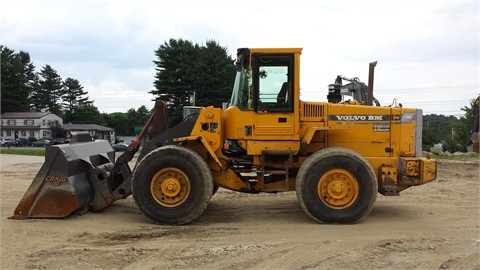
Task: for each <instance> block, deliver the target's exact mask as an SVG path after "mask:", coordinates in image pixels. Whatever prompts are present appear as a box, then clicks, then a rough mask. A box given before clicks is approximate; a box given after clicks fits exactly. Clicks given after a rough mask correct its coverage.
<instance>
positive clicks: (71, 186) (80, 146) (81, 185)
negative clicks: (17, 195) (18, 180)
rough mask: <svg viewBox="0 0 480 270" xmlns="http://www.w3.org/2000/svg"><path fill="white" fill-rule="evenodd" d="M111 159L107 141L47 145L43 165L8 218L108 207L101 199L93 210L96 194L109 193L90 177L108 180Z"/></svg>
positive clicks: (108, 201)
mask: <svg viewBox="0 0 480 270" xmlns="http://www.w3.org/2000/svg"><path fill="white" fill-rule="evenodd" d="M114 160H115V152H114V151H113V149H112V147H111V145H110V143H109V142H108V141H88V142H76V143H71V144H62V145H52V146H47V148H46V151H45V162H44V164H43V165H42V167H41V168H40V170H39V172H38V173H37V175H36V177H35V178H34V179H33V182H32V183H31V185H30V187H29V188H28V189H27V191H26V193H25V195H24V196H23V198H22V199H21V201H20V202H19V204H18V206H17V208H16V209H15V211H14V215H13V216H12V217H10V218H12V219H26V218H62V217H66V216H68V215H70V214H72V213H73V212H76V211H77V213H81V212H86V211H88V210H89V209H90V208H94V209H101V208H104V207H106V206H108V205H110V204H111V203H112V202H113V200H111V199H109V197H108V196H104V197H105V199H103V201H104V202H102V203H101V204H100V205H99V206H98V205H97V207H95V204H94V203H93V202H94V198H95V197H96V196H97V195H98V193H99V194H100V196H101V195H102V194H105V195H108V194H109V192H111V190H106V189H108V185H107V184H103V189H102V188H99V185H98V184H96V183H95V182H94V181H92V178H95V179H97V182H102V181H103V182H106V181H108V180H109V179H111V178H112V177H110V176H111V175H110V174H111V173H110V172H111V167H113V163H112V162H113V161H114ZM96 193H97V195H96Z"/></svg>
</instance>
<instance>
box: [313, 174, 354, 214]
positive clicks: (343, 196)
mask: <svg viewBox="0 0 480 270" xmlns="http://www.w3.org/2000/svg"><path fill="white" fill-rule="evenodd" d="M317 192H318V197H320V200H322V202H323V203H325V205H327V206H328V207H330V208H333V209H345V208H347V207H349V206H351V205H352V204H353V203H354V202H355V200H356V199H357V197H358V192H359V189H358V181H357V179H356V178H355V176H353V175H352V174H351V173H350V172H348V171H347V170H343V169H334V170H330V171H328V172H327V173H325V174H324V175H322V177H320V181H318V184H317Z"/></svg>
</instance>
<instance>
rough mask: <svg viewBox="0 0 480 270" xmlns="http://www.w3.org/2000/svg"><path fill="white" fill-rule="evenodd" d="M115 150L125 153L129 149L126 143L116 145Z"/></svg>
mask: <svg viewBox="0 0 480 270" xmlns="http://www.w3.org/2000/svg"><path fill="white" fill-rule="evenodd" d="M113 149H114V150H115V151H116V152H125V151H127V149H128V144H126V143H116V144H114V145H113Z"/></svg>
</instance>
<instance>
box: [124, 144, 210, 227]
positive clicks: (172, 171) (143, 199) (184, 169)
mask: <svg viewBox="0 0 480 270" xmlns="http://www.w3.org/2000/svg"><path fill="white" fill-rule="evenodd" d="M212 193H213V177H212V173H211V171H210V168H209V167H208V165H207V163H206V162H205V160H204V159H203V158H202V157H201V156H200V155H199V154H198V153H196V152H195V151H193V150H191V149H188V148H184V147H181V146H176V145H169V146H164V147H160V148H157V149H155V150H153V151H152V152H150V153H149V154H147V155H146V156H145V157H144V158H143V159H142V160H141V161H140V162H139V164H138V166H137V167H136V169H135V171H134V173H133V176H132V194H133V198H134V199H135V202H136V204H137V206H138V208H139V209H140V211H142V212H143V214H144V215H145V216H147V217H148V218H150V219H151V220H153V221H154V222H156V223H161V224H170V225H183V224H186V223H189V222H191V221H193V220H194V219H196V218H197V217H199V216H200V215H201V214H202V213H203V211H204V210H205V209H206V208H207V205H208V203H209V201H210V198H211V196H212Z"/></svg>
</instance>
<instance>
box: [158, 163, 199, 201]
mask: <svg viewBox="0 0 480 270" xmlns="http://www.w3.org/2000/svg"><path fill="white" fill-rule="evenodd" d="M150 192H151V194H152V196H153V198H154V199H155V201H157V203H159V204H160V205H162V206H165V207H176V206H179V205H181V204H182V203H183V202H184V201H185V200H186V199H187V198H188V195H189V194H190V181H189V179H188V176H187V175H186V174H185V173H184V172H183V171H181V170H179V169H177V168H173V167H168V168H164V169H161V170H160V171H158V172H157V173H156V174H155V175H154V176H153V177H152V181H151V183H150Z"/></svg>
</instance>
